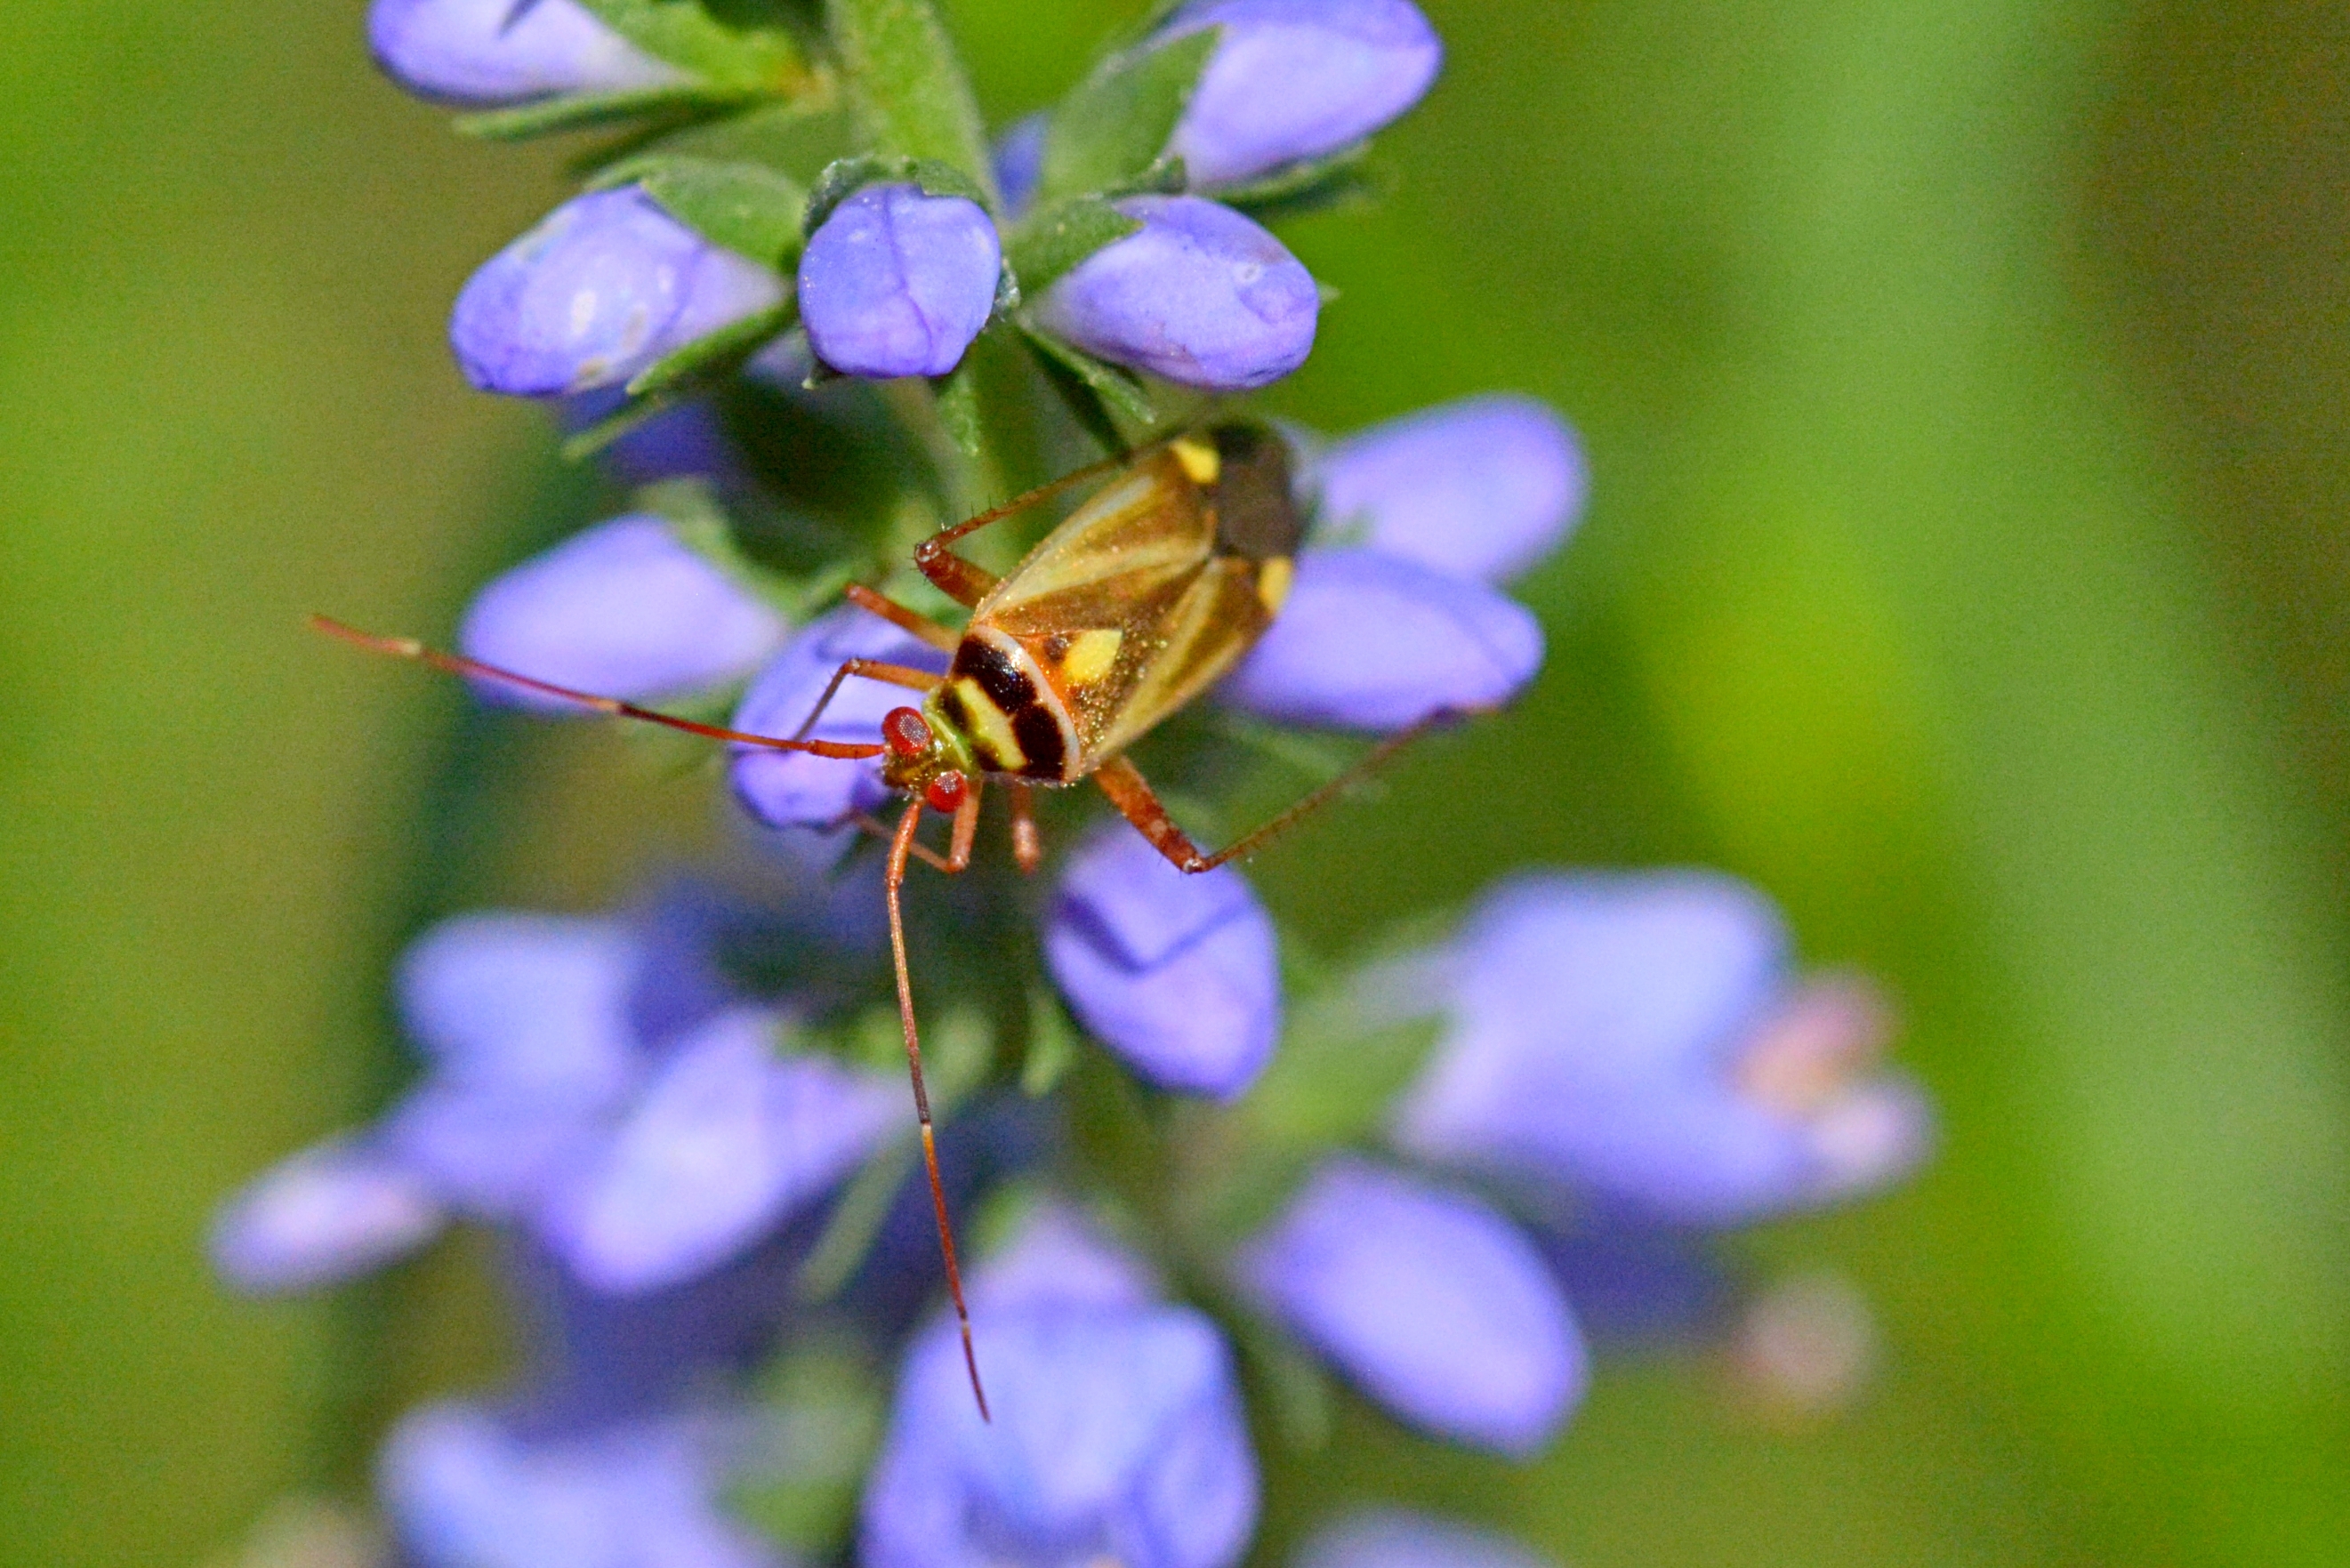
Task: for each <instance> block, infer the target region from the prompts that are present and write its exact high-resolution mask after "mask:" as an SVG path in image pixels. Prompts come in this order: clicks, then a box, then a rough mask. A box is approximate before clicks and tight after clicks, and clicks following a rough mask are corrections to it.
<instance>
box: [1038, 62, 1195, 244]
mask: <svg viewBox="0 0 2350 1568" xmlns="http://www.w3.org/2000/svg"><path fill="white" fill-rule="evenodd" d="M1222 37H1223V33H1222V29H1220V28H1215V27H1209V28H1205V29H1202V30H1201V31H1200V32H1197V33H1187V34H1185V35H1184V36H1182V37H1180V38H1177V39H1175V40H1174V41H1172V42H1171V43H1167V44H1161V45H1159V47H1156V48H1149V49H1140V50H1130V51H1128V52H1126V53H1123V54H1119V55H1114V56H1112V57H1110V58H1109V59H1107V60H1106V61H1104V62H1103V63H1102V64H1101V65H1100V66H1099V67H1097V68H1096V69H1095V71H1094V74H1093V75H1092V76H1090V77H1088V78H1087V79H1086V80H1085V82H1084V83H1083V84H1082V85H1080V86H1079V87H1078V88H1077V89H1076V91H1075V92H1073V93H1071V94H1070V95H1069V96H1068V98H1067V99H1065V100H1064V101H1063V102H1062V104H1061V107H1060V108H1059V109H1055V110H1054V111H1053V123H1052V126H1051V129H1050V130H1047V131H1046V132H1045V171H1044V177H1043V182H1042V185H1041V187H1040V189H1039V195H1040V197H1041V199H1042V200H1044V201H1046V202H1057V201H1061V200H1064V199H1066V198H1067V197H1070V196H1078V195H1085V194H1087V193H1089V192H1101V191H1107V190H1110V189H1113V188H1115V187H1118V186H1120V185H1123V184H1126V183H1127V182H1129V181H1132V180H1134V179H1136V178H1138V177H1139V176H1141V175H1142V174H1144V173H1145V172H1146V171H1149V169H1150V168H1151V167H1152V166H1153V165H1154V164H1156V163H1158V162H1159V155H1160V154H1161V153H1163V152H1165V151H1167V141H1168V139H1169V138H1170V137H1171V136H1173V135H1174V134H1175V127H1176V125H1177V123H1178V122H1180V120H1181V119H1182V118H1183V110H1184V108H1185V107H1186V106H1187V105H1188V104H1190V102H1191V91H1192V89H1193V88H1196V87H1198V86H1199V83H1200V73H1201V71H1203V70H1204V69H1206V68H1207V64H1208V57H1209V56H1210V55H1211V54H1213V53H1214V52H1215V48H1216V45H1217V44H1218V43H1219V42H1221V41H1222Z"/></svg>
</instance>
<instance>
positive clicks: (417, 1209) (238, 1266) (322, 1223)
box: [212, 1140, 448, 1295]
mask: <svg viewBox="0 0 2350 1568" xmlns="http://www.w3.org/2000/svg"><path fill="white" fill-rule="evenodd" d="M447 1220H448V1216H447V1214H446V1213H445V1212H443V1210H442V1207H441V1204H440V1202H439V1200H438V1199H435V1197H434V1196H433V1193H432V1189H431V1188H430V1187H429V1186H427V1185H426V1184H425V1182H424V1181H423V1179H421V1177H419V1176H418V1175H417V1174H416V1173H415V1172H414V1171H413V1170H411V1169H410V1168H408V1167H407V1166H406V1165H405V1164H403V1163H401V1162H400V1161H399V1160H396V1159H393V1158H390V1157H388V1156H387V1155H385V1154H384V1153H383V1152H382V1151H381V1150H380V1149H377V1148H373V1147H369V1146H368V1145H366V1144H363V1143H355V1142H350V1141H348V1140H337V1141H335V1142H332V1143H326V1144H321V1145H319V1146H318V1147H316V1148H310V1149H305V1150H304V1151H303V1152H302V1153H300V1154H297V1155H296V1156H294V1157H293V1158H290V1159H286V1160H283V1161H281V1162H280V1163H278V1164H277V1165H276V1166H274V1167H272V1168H270V1169H269V1170H267V1171H265V1172H264V1173H263V1174H262V1175H261V1176H260V1177H258V1178H256V1179H255V1180H254V1181H253V1182H251V1183H250V1184H249V1185H248V1186H246V1188H245V1189H244V1191H242V1192H240V1193H238V1194H237V1195H236V1196H235V1197H234V1199H230V1200H229V1202H228V1203H227V1204H226V1205H225V1206H224V1207H223V1209H222V1210H221V1212H220V1215H219V1217H218V1219H216V1220H214V1221H213V1234H212V1256H213V1267H214V1268H215V1269H217V1270H219V1271H220V1274H221V1277H222V1278H223V1279H224V1280H226V1281H227V1282H228V1283H229V1284H230V1286H231V1287H232V1288H234V1289H236V1290H240V1291H244V1292H245V1293H248V1294H251V1295H276V1294H279V1293H284V1292H289V1291H304V1290H309V1289H311V1288H312V1287H314V1286H317V1285H323V1284H331V1283H333V1282H336V1281H338V1280H345V1279H348V1278H350V1277H351V1276H352V1275H354V1274H362V1273H365V1272H368V1271H369V1270H370V1269H374V1268H376V1267H378V1266H380V1265H381V1264H384V1263H388V1262H391V1261H392V1260H393V1259H394V1258H399V1257H403V1256H405V1255H406V1254H408V1253H410V1252H412V1251H415V1250H416V1249H417V1248H419V1247H421V1246H422V1245H423V1244H424V1243H425V1242H427V1241H431V1240H432V1238H433V1237H434V1236H436V1235H438V1234H440V1231H441V1228H442V1225H443V1224H445V1223H446V1222H447Z"/></svg>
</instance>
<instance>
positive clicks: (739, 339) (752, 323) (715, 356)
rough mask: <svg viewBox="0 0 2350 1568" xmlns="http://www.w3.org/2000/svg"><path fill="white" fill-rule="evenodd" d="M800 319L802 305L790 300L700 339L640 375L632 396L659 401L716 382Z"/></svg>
mask: <svg viewBox="0 0 2350 1568" xmlns="http://www.w3.org/2000/svg"><path fill="white" fill-rule="evenodd" d="M798 317H799V307H798V302H797V301H795V300H790V299H786V300H785V301H783V302H782V303H781V304H779V305H777V306H775V307H774V308H773V309H770V310H763V311H761V312H759V313H758V314H757V315H755V316H746V317H743V319H742V320H740V321H733V322H729V323H727V325H725V326H723V327H720V328H719V329H718V330H717V331H715V332H712V333H711V334H710V335H709V336H708V337H697V338H695V339H694V340H693V341H692V342H691V343H689V344H687V345H686V346H685V347H684V348H680V349H678V350H677V351H676V352H674V353H671V354H668V355H665V356H663V357H662V358H659V359H656V360H654V361H653V362H652V363H651V364H650V365H648V366H647V367H645V369H641V370H639V371H638V372H637V374H636V376H635V378H634V379H632V380H630V381H629V396H630V397H631V398H649V397H657V396H660V394H662V393H664V392H672V391H675V390H678V389H681V388H684V387H687V386H691V385H699V384H702V383H706V382H709V381H712V380H715V379H718V378H719V377H721V376H723V375H725V374H727V373H728V372H730V371H733V370H734V369H738V368H739V367H740V366H741V365H742V363H743V361H744V360H745V359H748V358H750V357H751V356H752V355H754V354H755V353H757V352H758V351H759V350H760V349H762V348H765V347H766V346H767V344H768V343H770V342H772V341H773V340H774V339H775V338H777V337H781V336H783V335H784V334H785V332H788V331H790V330H791V327H792V323H793V322H794V321H795V320H797V319H798Z"/></svg>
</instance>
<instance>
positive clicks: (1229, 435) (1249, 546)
mask: <svg viewBox="0 0 2350 1568" xmlns="http://www.w3.org/2000/svg"><path fill="white" fill-rule="evenodd" d="M1208 435H1209V438H1210V439H1211V440H1212V441H1214V442H1215V444H1216V457H1217V473H1216V482H1215V483H1214V484H1213V485H1212V486H1211V487H1210V496H1209V499H1210V501H1211V504H1213V505H1214V506H1215V509H1216V550H1217V553H1218V554H1220V555H1225V556H1244V557H1246V558H1247V559H1249V560H1252V561H1267V560H1274V559H1276V558H1278V557H1281V556H1294V555H1295V554H1297V546H1298V545H1299V543H1300V542H1301V541H1302V540H1303V539H1304V538H1305V509H1304V508H1303V507H1301V506H1299V505H1298V504H1297V497H1296V494H1295V491H1293V490H1292V488H1291V483H1292V481H1291V476H1290V472H1289V443H1288V442H1286V441H1283V440H1282V439H1281V437H1280V436H1278V435H1277V434H1275V433H1274V432H1273V431H1269V430H1266V429H1265V428H1264V427H1263V426H1262V425H1254V424H1242V423H1234V424H1224V425H1218V426H1216V427H1215V428H1214V429H1212V430H1211V431H1209V432H1208Z"/></svg>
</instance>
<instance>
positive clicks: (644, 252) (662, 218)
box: [449, 185, 784, 398]
mask: <svg viewBox="0 0 2350 1568" xmlns="http://www.w3.org/2000/svg"><path fill="white" fill-rule="evenodd" d="M783 297H784V282H783V279H781V278H780V277H778V276H776V275H775V273H774V272H772V271H771V270H769V269H768V268H766V267H764V266H761V265H759V264H757V263H756V262H754V261H752V260H750V259H749V258H748V257H745V256H742V255H738V254H735V253H734V252H733V251H730V250H727V249H725V248H724V247H723V246H721V245H717V244H712V243H711V242H710V241H708V240H706V239H704V238H702V236H701V235H700V234H696V233H694V232H693V231H692V230H691V229H689V228H687V227H686V226H685V225H684V224H682V223H679V222H678V221H677V220H676V219H675V218H672V217H671V216H670V215H669V213H667V212H665V211H663V210H662V208H661V206H660V203H659V202H655V201H654V200H653V199H652V198H651V197H650V196H648V195H646V194H645V193H644V192H642V191H641V190H639V189H638V188H637V187H636V186H634V185H624V186H622V187H620V188H619V189H618V190H613V191H597V192H590V193H588V194H587V195H585V196H577V197H574V198H573V199H572V200H570V201H568V202H565V203H564V204H563V205H561V206H560V207H557V208H556V209H555V211H554V212H552V213H548V214H547V216H546V219H545V221H543V222H542V223H540V224H539V225H538V227H536V228H535V229H533V230H531V232H530V233H528V234H525V235H524V236H523V237H522V238H520V239H518V240H516V241H515V243H514V244H510V245H508V246H507V247H506V248H505V249H504V250H502V251H500V252H499V253H498V254H496V255H494V256H493V257H491V258H490V260H489V261H488V262H486V263H484V265H483V266H482V268H481V270H480V271H478V272H476V273H475V274H473V277H472V278H471V279H469V280H468V281H467V282H466V284H465V287H464V291H463V293H461V294H460V295H458V296H457V307H456V310H455V311H454V313H453V314H452V316H451V317H450V319H449V342H450V346H451V347H452V348H453V349H455V351H456V355H457V364H458V368H459V369H462V370H463V371H464V373H465V379H467V380H468V381H471V382H472V383H473V385H474V386H476V387H479V388H480V389H483V390H484V391H486V392H504V393H508V394H511V395H513V396H515V397H526V398H537V397H550V396H553V395H555V394H556V393H568V392H582V391H586V390H587V389H590V388H595V387H606V386H611V385H613V384H615V383H617V382H621V381H625V380H627V379H629V378H630V377H631V376H634V375H635V374H636V373H637V372H638V371H639V370H642V369H645V368H646V367H648V366H650V365H651V364H652V363H654V362H655V361H656V360H658V359H660V358H662V357H663V356H665V355H667V354H670V353H671V352H673V351H674V350H676V349H679V348H683V347H685V346H686V345H687V344H689V343H691V342H693V341H694V340H696V339H697V338H701V337H707V336H709V335H710V334H711V333H712V332H715V331H717V330H718V329H719V328H720V327H726V326H729V325H731V324H733V322H736V321H739V320H741V319H743V317H747V316H753V315H756V314H757V313H758V312H760V311H763V310H767V309H770V308H772V307H773V306H775V304H776V303H777V302H778V301H780V300H781V299H782V298H783Z"/></svg>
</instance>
